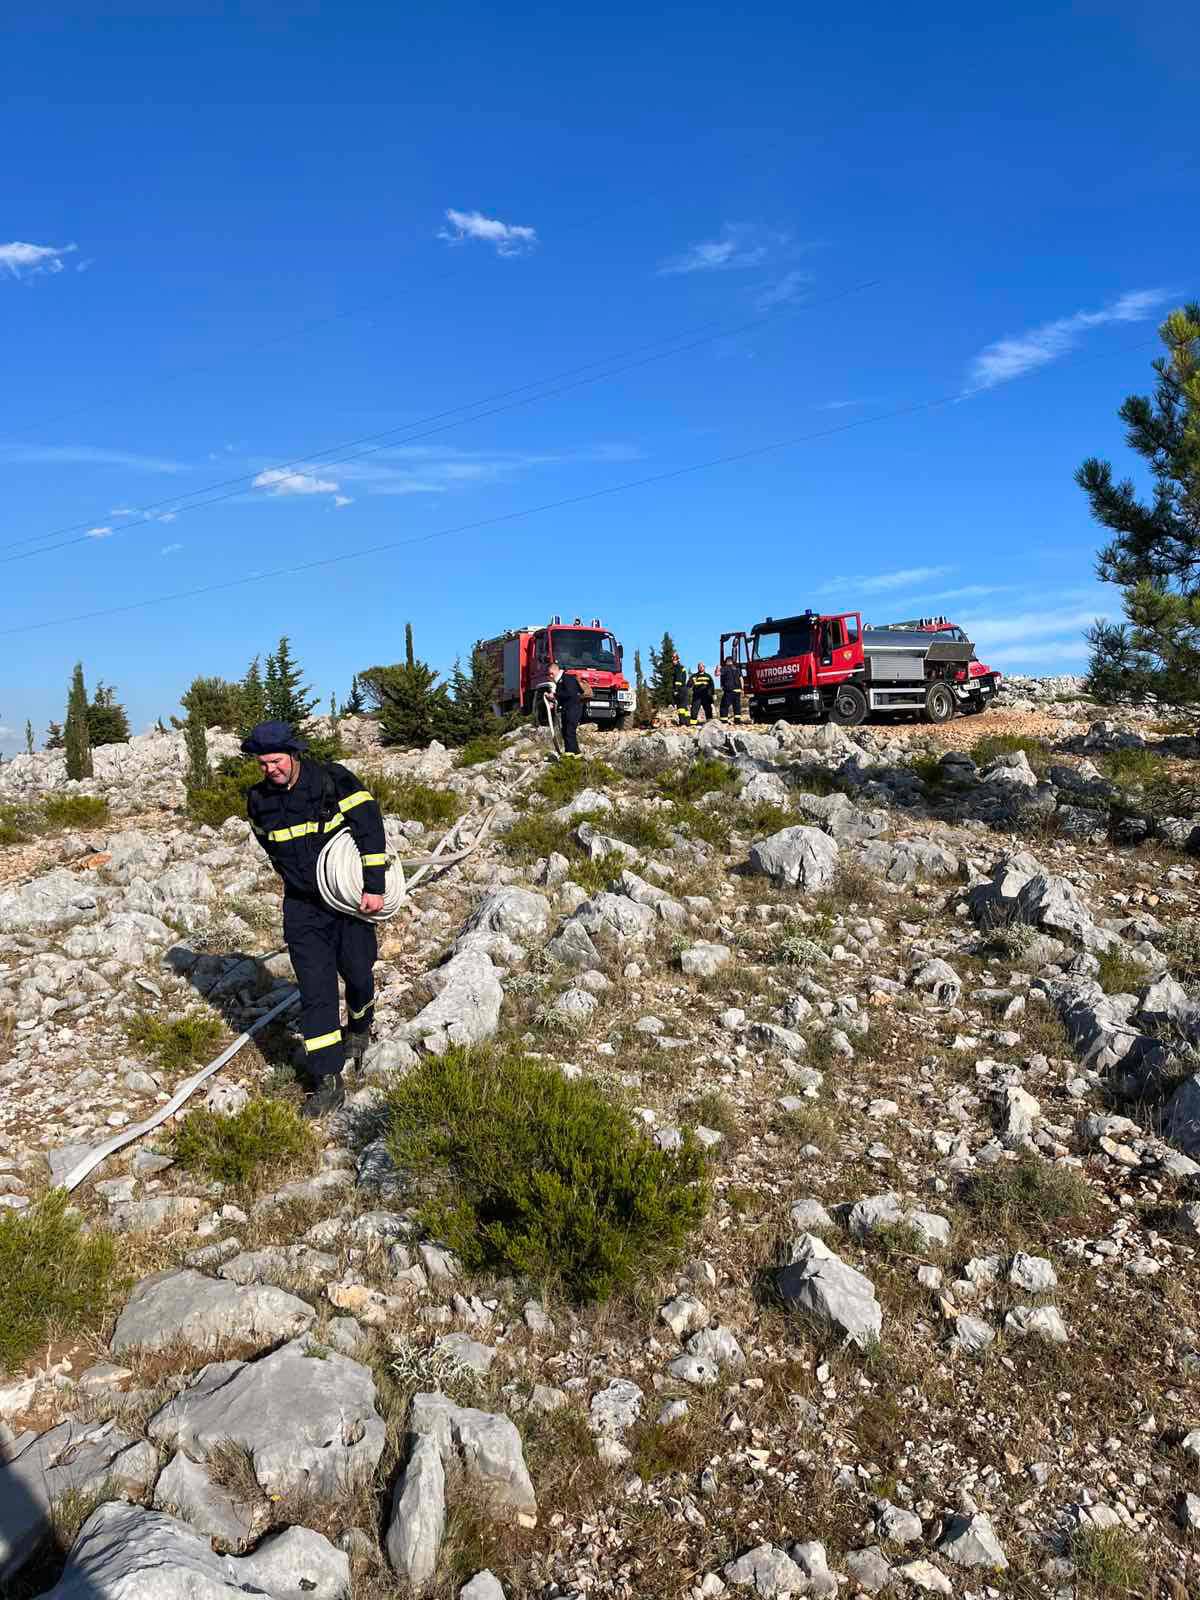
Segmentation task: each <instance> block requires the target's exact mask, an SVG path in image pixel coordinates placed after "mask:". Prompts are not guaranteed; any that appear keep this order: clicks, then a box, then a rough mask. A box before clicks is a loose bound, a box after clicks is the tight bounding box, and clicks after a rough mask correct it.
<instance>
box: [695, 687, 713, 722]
mask: <svg viewBox="0 0 1200 1600" xmlns="http://www.w3.org/2000/svg"><path fill="white" fill-rule="evenodd" d="M712 700H713V697H712V690H711V689H706V690H705V691H704V692H703V694H700V693H696V694H694V695H693V696H692V721H693V722H699V721H700V713H701V712H702V711H703V713H704V720H705V722H711V721H712V719H713V703H712Z"/></svg>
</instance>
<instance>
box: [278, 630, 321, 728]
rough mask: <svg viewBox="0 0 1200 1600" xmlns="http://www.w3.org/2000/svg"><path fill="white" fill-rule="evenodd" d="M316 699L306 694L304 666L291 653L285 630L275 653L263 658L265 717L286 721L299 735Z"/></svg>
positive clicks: (310, 714) (316, 696) (316, 697)
mask: <svg viewBox="0 0 1200 1600" xmlns="http://www.w3.org/2000/svg"><path fill="white" fill-rule="evenodd" d="M319 698H320V697H319V696H318V695H315V694H310V693H309V691H308V688H307V687H306V685H305V683H304V669H303V667H301V665H300V663H299V662H298V661H297V660H296V659H295V657H294V656H293V655H292V647H291V641H290V640H289V639H288V636H287V634H286V633H285V634H284V636H283V637H282V639H280V641H279V645H278V647H277V649H276V651H275V654H274V655H273V656H268V657H267V716H268V717H270V718H271V719H272V720H273V721H275V722H290V723H291V725H292V727H293V728H294V729H295V730H296V732H297V733H298V734H302V733H303V732H304V731H305V729H306V727H307V725H308V719H309V718H310V717H311V716H312V714H313V708H314V707H315V706H316V704H317V702H318V700H319Z"/></svg>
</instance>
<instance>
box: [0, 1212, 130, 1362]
mask: <svg viewBox="0 0 1200 1600" xmlns="http://www.w3.org/2000/svg"><path fill="white" fill-rule="evenodd" d="M67 1207H68V1198H67V1195H66V1194H65V1193H64V1192H63V1191H62V1190H61V1189H56V1190H52V1191H51V1193H50V1194H48V1195H46V1196H45V1198H44V1199H42V1200H38V1201H36V1202H35V1203H34V1204H33V1205H31V1206H30V1207H29V1209H28V1210H27V1211H0V1283H3V1285H4V1292H3V1294H0V1370H3V1371H13V1370H14V1369H16V1368H18V1367H20V1366H21V1365H22V1364H23V1363H24V1362H25V1361H26V1360H27V1359H28V1357H29V1356H30V1355H32V1353H33V1352H34V1351H35V1350H36V1349H37V1348H38V1346H39V1345H40V1344H42V1343H44V1342H45V1340H46V1339H47V1338H50V1337H56V1338H57V1337H60V1336H62V1335H63V1334H67V1333H74V1332H76V1331H77V1330H79V1329H81V1328H85V1327H89V1328H95V1327H96V1326H97V1325H98V1324H99V1323H100V1322H101V1321H102V1320H103V1319H104V1317H105V1315H106V1314H107V1311H108V1309H109V1307H110V1305H111V1304H112V1303H113V1301H114V1300H115V1299H116V1297H117V1294H118V1293H119V1292H120V1289H121V1284H120V1282H119V1280H118V1277H117V1272H116V1264H117V1246H116V1240H115V1239H114V1238H113V1236H112V1234H111V1233H106V1232H104V1231H103V1230H96V1231H94V1232H92V1233H84V1232H83V1228H82V1224H81V1219H80V1218H79V1217H78V1216H77V1215H74V1214H73V1213H71V1212H69V1211H68V1209H67Z"/></svg>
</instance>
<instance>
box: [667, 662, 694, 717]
mask: <svg viewBox="0 0 1200 1600" xmlns="http://www.w3.org/2000/svg"><path fill="white" fill-rule="evenodd" d="M671 684H672V687H673V689H674V691H675V720H676V722H678V723H679V725H680V727H682V728H686V727H687V726H688V725H689V724H690V723H691V720H692V715H691V712H690V711H689V710H688V675H687V668H686V667H685V666H684V664H683V662H682V661H681V660H680V659H679V657H678V655H677V656H676V657H675V664H674V666H673V667H672V668H671Z"/></svg>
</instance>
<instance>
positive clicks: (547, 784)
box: [534, 758, 617, 806]
mask: <svg viewBox="0 0 1200 1600" xmlns="http://www.w3.org/2000/svg"><path fill="white" fill-rule="evenodd" d="M616 781H617V774H616V773H615V772H614V771H613V769H612V768H611V767H610V766H609V765H608V764H607V762H604V761H595V760H592V759H591V758H589V759H587V760H583V759H576V760H574V761H551V762H550V763H549V765H548V766H547V767H546V770H545V772H543V773H542V775H541V777H540V778H539V779H538V781H537V783H536V784H534V792H535V793H537V794H540V795H541V796H542V797H543V798H544V799H546V800H549V801H550V803H551V805H556V806H565V805H566V804H567V803H568V802H569V801H571V800H574V798H575V796H576V795H577V794H579V793H580V792H581V791H582V790H584V789H603V788H605V787H606V786H607V785H608V784H610V783H615V782H616Z"/></svg>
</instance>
